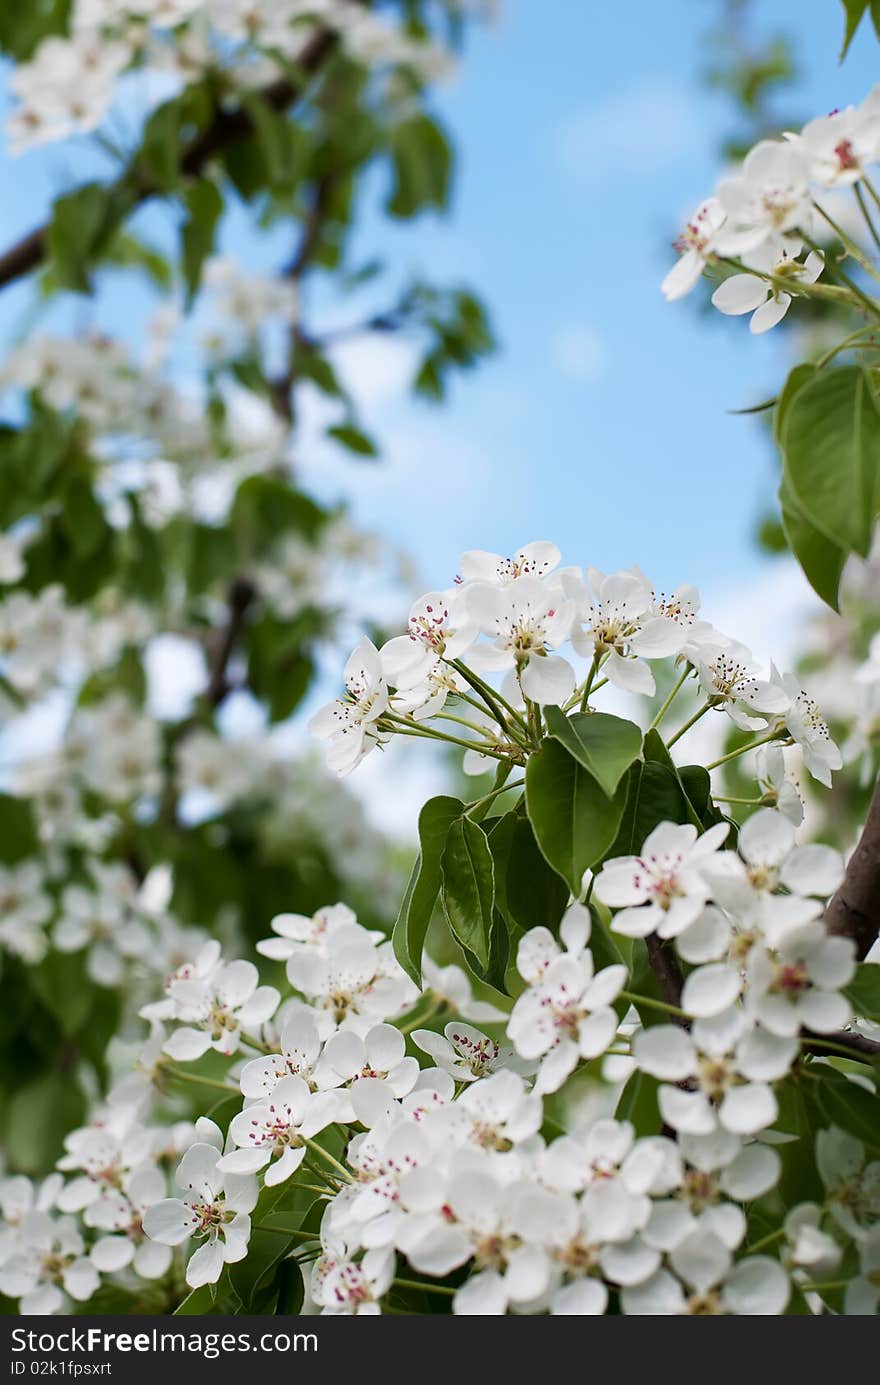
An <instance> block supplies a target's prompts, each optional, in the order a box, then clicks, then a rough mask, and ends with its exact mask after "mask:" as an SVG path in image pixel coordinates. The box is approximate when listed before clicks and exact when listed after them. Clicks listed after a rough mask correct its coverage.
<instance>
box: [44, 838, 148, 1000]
mask: <svg viewBox="0 0 880 1385" xmlns="http://www.w3.org/2000/svg"><path fill="white" fill-rule="evenodd" d="M92 875H93V877H94V888H93V889H88V888H86V887H85V886H83V885H68V886H66V888H65V889H64V891H63V892H62V895H61V902H60V910H59V918H58V922H57V923H56V924H55V928H54V930H53V938H54V942H55V946H56V947H57V948H58V950H59V952H79V951H80V950H81V949H83V948H87V949H88V951H87V953H86V971H87V972H88V974H89V976H90V977H91V978H92V980H93V981H95V982H97V984H98V985H99V986H118V985H119V984H120V982H121V981H122V979H123V977H124V975H125V971H126V966H127V964H129V963H131V962H132V961H136V960H142V959H143V958H145V957H146V956H147V954H148V953H149V951H150V948H151V945H152V941H153V940H152V936H151V934H150V930H149V928H148V927H147V925H146V923H145V922H144V920H143V918H140V917H138V915H137V913H136V910H135V907H134V906H135V896H136V891H137V883H136V881H135V880H134V877H133V876H132V875H131V873H130V872H129V870H128V869H127V867H125V866H122V865H117V866H108V865H104V864H101V863H96V864H95V865H93V867H92Z"/></svg>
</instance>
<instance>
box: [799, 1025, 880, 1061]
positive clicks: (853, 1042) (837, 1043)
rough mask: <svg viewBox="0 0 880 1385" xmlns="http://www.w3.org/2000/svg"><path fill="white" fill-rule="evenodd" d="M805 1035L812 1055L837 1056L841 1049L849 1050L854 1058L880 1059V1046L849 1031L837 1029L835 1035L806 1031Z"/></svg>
mask: <svg viewBox="0 0 880 1385" xmlns="http://www.w3.org/2000/svg"><path fill="white" fill-rule="evenodd" d="M804 1033H805V1034H806V1036H807V1039H808V1040H809V1045H810V1051H811V1052H812V1053H822V1052H825V1053H828V1054H831V1055H834V1056H836V1055H837V1050H838V1049H839V1048H849V1049H851V1050H852V1054H853V1057H854V1058H880V1044H877V1043H875V1042H874V1040H873V1039H866V1038H865V1036H864V1034H855V1033H853V1032H852V1030H849V1029H837V1030H835V1031H834V1033H833V1034H816V1033H815V1032H814V1030H812V1029H806V1030H804Z"/></svg>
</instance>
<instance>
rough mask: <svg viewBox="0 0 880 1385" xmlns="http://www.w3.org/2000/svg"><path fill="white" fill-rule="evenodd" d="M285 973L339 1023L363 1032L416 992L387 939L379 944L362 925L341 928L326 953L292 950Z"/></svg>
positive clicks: (402, 1007)
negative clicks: (376, 943)
mask: <svg viewBox="0 0 880 1385" xmlns="http://www.w3.org/2000/svg"><path fill="white" fill-rule="evenodd" d="M287 976H288V980H289V981H290V983H291V985H292V986H295V987H296V989H297V990H298V991H301V992H302V994H303V995H304V996H305V997H306V999H307V1000H308V1002H309V1004H311V1005H313V1006H315V1007H316V1008H317V1009H318V1010H320V1011H323V1012H325V1014H326V1015H327V1017H328V1018H329V1019H331V1020H332V1021H333V1022H334V1023H335V1024H336V1025H337V1026H343V1025H344V1026H345V1027H346V1028H349V1029H356V1030H358V1031H359V1032H362V1033H363V1032H366V1030H367V1029H369V1028H371V1027H372V1025H374V1024H377V1023H379V1022H381V1021H382V1020H388V1019H395V1018H396V1017H397V1016H398V1015H400V1014H402V1013H403V1011H404V1010H405V1009H406V1008H407V1006H408V1005H410V1004H412V1003H413V1001H414V1000H416V999H417V997H418V992H417V991H416V988H415V986H414V985H413V983H412V982H411V981H410V979H409V977H408V976H407V975H406V974H405V972H404V971H403V970H402V968H401V967H400V964H399V963H398V961H397V959H396V958H395V956H394V952H393V950H392V947H391V943H390V942H383V943H380V944H379V946H378V947H377V946H376V945H375V944H374V942H373V940H372V939H371V938H370V936H369V934H368V933H367V932H366V929H363V928H361V927H360V926H356V927H354V928H352V929H340V931H339V933H338V934H337V935H336V936H335V938H334V942H333V947H332V950H330V951H329V952H328V954H327V955H326V956H322V955H321V954H320V953H318V952H316V951H315V950H314V949H309V950H305V949H301V950H299V951H298V952H295V953H294V954H293V955H292V956H291V957H290V958H289V959H288V962H287Z"/></svg>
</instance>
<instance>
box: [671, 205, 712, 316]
mask: <svg viewBox="0 0 880 1385" xmlns="http://www.w3.org/2000/svg"><path fill="white" fill-rule="evenodd" d="M724 217H725V211H724V207H723V206H722V204H721V203H720V202H719V200H718V198H717V197H708V198H707V199H706V201H705V202H701V203H700V205H699V207H697V210H696V211H695V212H694V214H693V216H692V217H691V219H690V221H689V222H688V223H687V225H686V226H685V228H684V230H683V231H682V233H681V235H680V236H679V238H678V240H677V241H676V242H675V249H676V250H677V251H678V252H679V255H680V257H681V258H680V259H679V261H678V263H677V264H676V265H675V266H674V267H673V268H672V269H671V270H670V271H669V273H668V274H667V275H666V278H665V279H664V280H663V283H662V285H661V289H662V292H663V296H664V298H666V299H667V300H668V301H669V302H671V301H672V300H673V299H676V298H683V297H684V295H685V294H686V293H690V291H691V289H692V288H693V287H694V285H695V284H696V282H697V280H698V279H699V277H700V275H701V274H702V272H703V270H704V268H705V267H706V261H707V260H709V259H711V257H712V255H713V254H714V253H715V241H716V239H717V236H718V232H719V230H720V229H721V227H722V226H723V224H724Z"/></svg>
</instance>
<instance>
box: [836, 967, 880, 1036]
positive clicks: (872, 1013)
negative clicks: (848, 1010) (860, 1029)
mask: <svg viewBox="0 0 880 1385" xmlns="http://www.w3.org/2000/svg"><path fill="white" fill-rule="evenodd" d="M843 993H844V995H845V996H846V997H847V999H848V1000H849V1001H850V1003H851V1004H852V1007H853V1009H854V1010H855V1012H856V1014H857V1015H859V1016H860V1017H861V1018H862V1019H865V1020H874V1021H875V1022H876V1023H878V1024H880V966H878V964H877V963H876V962H859V964H858V966H857V968H856V974H855V976H854V978H853V980H852V981H851V982H850V983H849V985H848V986H844V988H843Z"/></svg>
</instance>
